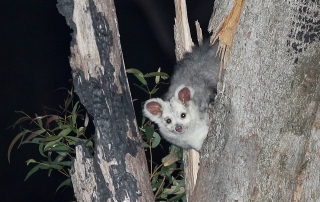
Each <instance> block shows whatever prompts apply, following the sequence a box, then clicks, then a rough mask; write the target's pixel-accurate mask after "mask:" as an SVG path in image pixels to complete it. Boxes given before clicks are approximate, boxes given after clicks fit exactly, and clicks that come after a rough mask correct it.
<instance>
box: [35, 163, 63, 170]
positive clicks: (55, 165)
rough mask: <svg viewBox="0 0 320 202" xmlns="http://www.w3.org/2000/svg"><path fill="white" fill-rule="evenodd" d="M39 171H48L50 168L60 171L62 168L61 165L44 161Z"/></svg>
mask: <svg viewBox="0 0 320 202" xmlns="http://www.w3.org/2000/svg"><path fill="white" fill-rule="evenodd" d="M41 165H42V166H41V167H40V168H41V169H50V168H54V169H56V170H61V169H62V168H63V167H62V166H61V165H59V164H58V163H57V162H49V161H44V162H43V163H41Z"/></svg>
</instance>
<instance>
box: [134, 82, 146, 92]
mask: <svg viewBox="0 0 320 202" xmlns="http://www.w3.org/2000/svg"><path fill="white" fill-rule="evenodd" d="M133 85H135V86H137V87H138V88H140V89H141V90H143V91H144V92H146V93H147V94H149V91H147V90H146V89H144V88H143V87H141V86H139V85H138V84H135V83H133Z"/></svg>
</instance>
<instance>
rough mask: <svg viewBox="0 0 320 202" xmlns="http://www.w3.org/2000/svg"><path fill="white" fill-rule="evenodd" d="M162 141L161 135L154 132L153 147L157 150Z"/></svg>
mask: <svg viewBox="0 0 320 202" xmlns="http://www.w3.org/2000/svg"><path fill="white" fill-rule="evenodd" d="M160 141H161V137H160V135H159V134H158V133H157V132H154V133H153V139H152V145H151V147H152V148H156V147H157V146H158V145H159V143H160Z"/></svg>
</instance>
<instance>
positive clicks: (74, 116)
mask: <svg viewBox="0 0 320 202" xmlns="http://www.w3.org/2000/svg"><path fill="white" fill-rule="evenodd" d="M78 105H79V101H78V102H76V104H75V105H74V106H73V109H72V112H71V117H72V125H73V126H75V125H76V123H77V110H78Z"/></svg>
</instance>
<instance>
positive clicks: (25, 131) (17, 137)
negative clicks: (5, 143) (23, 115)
mask: <svg viewBox="0 0 320 202" xmlns="http://www.w3.org/2000/svg"><path fill="white" fill-rule="evenodd" d="M26 133H27V130H24V131H22V132H21V133H19V134H18V135H17V136H16V137H15V138H14V139H13V140H12V142H11V144H10V146H9V149H8V161H9V163H10V154H11V150H12V148H13V145H14V144H15V143H16V142H17V141H18V140H19V139H20V138H21V137H23V136H24V135H25V134H26Z"/></svg>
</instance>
